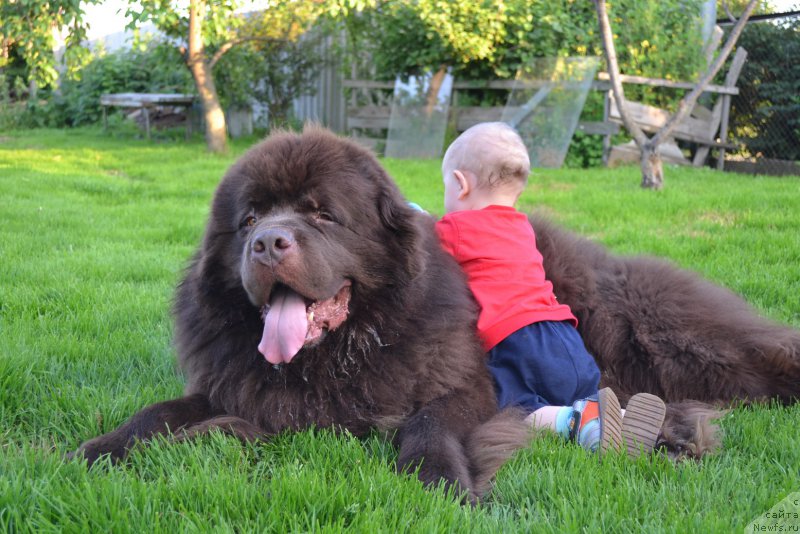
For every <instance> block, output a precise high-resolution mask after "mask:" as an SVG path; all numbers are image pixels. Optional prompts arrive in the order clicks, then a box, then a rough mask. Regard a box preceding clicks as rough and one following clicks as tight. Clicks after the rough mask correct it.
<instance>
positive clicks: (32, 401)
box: [0, 128, 800, 534]
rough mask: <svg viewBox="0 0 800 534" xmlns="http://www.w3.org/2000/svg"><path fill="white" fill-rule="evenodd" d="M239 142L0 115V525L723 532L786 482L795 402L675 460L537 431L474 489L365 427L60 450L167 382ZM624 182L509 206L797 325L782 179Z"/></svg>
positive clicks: (602, 173)
mask: <svg viewBox="0 0 800 534" xmlns="http://www.w3.org/2000/svg"><path fill="white" fill-rule="evenodd" d="M249 142H253V140H252V139H251V140H249ZM246 148H247V146H246V144H245V143H238V142H234V144H233V147H232V151H231V152H232V153H231V154H230V155H228V156H225V157H220V156H216V155H210V154H207V153H206V152H205V148H204V145H203V143H202V142H201V141H199V140H196V141H190V142H188V143H186V142H180V143H166V144H162V145H158V146H154V145H153V144H152V143H148V142H145V141H135V140H134V141H131V140H130V139H125V140H120V139H113V138H111V137H109V136H108V135H105V134H101V133H100V132H99V131H98V130H96V129H83V128H78V129H72V130H68V131H67V130H58V131H56V130H37V131H35V132H20V133H12V134H8V133H5V132H4V133H3V138H2V139H0V198H2V201H3V207H2V215H3V216H2V224H0V257H2V261H0V280H2V283H0V332H2V335H0V443H2V448H0V532H21V533H24V532H86V531H92V532H94V531H99V532H115V533H116V532H120V533H127V532H131V533H133V532H141V531H142V529H143V525H146V529H147V530H148V531H153V532H185V531H201V532H203V531H214V532H217V531H219V532H370V533H371V532H376V533H383V532H385V533H391V534H394V533H399V532H470V533H471V532H475V533H487V534H490V533H497V532H509V533H515V532H520V533H527V532H537V533H538V532H543V533H559V532H614V533H616V532H652V533H662V532H664V533H671V532H742V531H743V529H744V527H745V525H747V524H748V523H749V522H750V521H752V520H753V518H755V517H756V516H757V515H759V514H761V515H763V514H764V513H765V512H766V511H767V510H769V509H770V508H771V507H772V506H773V505H775V504H776V503H778V502H779V501H781V500H782V499H783V498H784V497H786V495H788V494H789V493H791V492H795V491H797V489H798V488H797V477H796V471H797V466H798V465H800V447H797V446H795V444H796V443H797V439H798V428H800V404H795V405H794V406H791V407H779V406H770V405H766V406H759V405H753V406H742V407H737V408H735V409H733V410H732V411H731V412H730V413H728V414H727V415H726V416H725V417H723V419H722V421H721V426H722V428H723V430H724V441H723V449H722V450H721V451H720V452H719V453H718V454H717V455H715V456H712V457H708V458H706V459H704V460H702V461H700V462H685V463H682V464H679V465H674V464H672V463H670V462H667V461H664V460H663V459H661V458H658V457H645V458H641V459H639V460H637V461H634V462H632V461H628V460H627V459H626V458H624V457H616V456H609V457H608V458H606V459H604V460H603V462H598V461H597V458H596V457H594V456H591V455H588V454H586V453H585V451H583V450H582V449H581V448H580V447H576V446H571V445H566V444H564V443H562V442H561V441H559V440H557V439H555V438H552V437H551V438H542V439H537V440H536V441H535V442H534V443H532V444H531V446H530V447H529V449H527V450H524V451H520V452H519V453H518V454H517V455H516V456H515V458H514V459H513V460H512V462H511V463H509V464H508V465H506V466H505V467H504V468H503V469H502V470H501V472H500V473H499V475H498V477H497V482H496V486H495V489H494V491H493V493H492V495H491V496H490V497H489V498H488V500H487V501H486V502H485V503H483V504H482V505H480V506H478V507H475V508H472V507H465V506H461V505H460V504H459V503H458V502H457V500H456V499H454V498H453V497H452V496H448V495H446V494H445V492H443V491H442V490H441V489H437V490H433V491H429V490H426V489H424V488H423V487H422V485H421V484H419V482H417V481H416V480H415V479H414V478H413V477H410V476H398V475H397V474H396V473H395V466H394V464H395V462H396V459H397V453H396V450H395V449H394V448H393V447H392V446H391V444H390V443H389V442H387V441H385V440H384V439H382V438H381V437H379V436H373V437H370V438H368V439H365V440H357V439H355V438H353V437H351V436H348V435H346V434H342V433H334V432H331V431H323V430H316V431H308V432H301V433H297V434H293V433H290V434H284V435H281V436H278V437H277V438H275V439H273V440H271V441H270V442H259V443H255V444H251V445H242V444H241V443H240V442H239V441H238V440H236V439H233V438H230V437H225V436H222V435H214V436H211V437H208V438H205V439H200V440H196V441H192V442H188V443H181V444H172V445H169V444H164V443H162V442H160V441H159V442H157V443H155V444H153V445H151V446H149V447H147V448H136V449H134V452H133V454H132V457H131V459H130V461H129V462H125V463H123V464H121V465H116V466H112V465H110V464H109V463H102V462H101V463H100V464H99V465H97V466H96V467H95V468H93V469H91V470H89V469H87V468H86V466H85V464H81V463H80V462H77V461H66V460H64V453H65V452H67V451H69V450H72V449H74V448H75V447H76V446H77V445H78V444H79V443H80V442H81V441H82V440H84V439H88V438H90V437H94V436H96V435H97V434H98V433H100V432H103V431H108V430H111V429H112V428H113V427H115V426H116V425H119V424H121V423H122V422H124V421H125V420H126V419H127V418H128V417H129V416H130V415H131V414H132V413H133V412H134V411H136V410H138V409H140V408H141V407H142V406H143V405H145V404H147V403H151V402H157V401H160V400H164V399H167V398H172V397H176V396H179V395H181V392H182V390H183V385H184V384H183V380H182V378H181V377H180V375H179V373H177V372H176V370H175V354H174V349H173V346H172V344H171V341H170V338H171V326H170V325H171V319H170V316H169V307H170V302H171V298H172V294H173V290H174V287H175V284H176V283H177V282H178V280H179V279H180V276H181V273H182V271H183V269H184V267H185V265H186V262H187V261H189V258H190V257H191V254H192V252H193V250H194V249H195V247H196V246H197V245H198V243H199V242H200V240H201V238H202V233H203V225H204V221H205V219H206V218H207V217H208V208H209V202H210V199H211V196H212V194H213V191H214V188H215V186H216V185H217V183H218V180H219V178H220V177H221V176H222V174H223V173H224V172H225V169H226V168H227V167H228V166H229V165H230V164H231V163H232V161H233V160H234V159H235V157H236V156H237V155H239V154H241V152H242V151H244V150H245V149H246ZM383 163H384V165H385V166H386V167H387V168H388V169H389V172H390V174H391V175H392V176H393V177H394V178H395V179H396V180H397V182H398V183H399V185H400V187H401V188H402V190H403V192H404V193H405V194H406V195H407V197H408V198H410V199H413V200H415V201H417V202H419V203H420V204H421V205H422V206H423V207H425V208H426V209H428V210H430V211H433V212H441V206H442V200H441V199H442V196H441V195H442V181H441V177H440V174H439V173H440V170H439V168H438V163H437V162H433V161H414V160H411V161H409V160H402V161H401V160H385V161H384V162H383ZM639 180H640V174H639V171H638V169H637V168H633V167H631V168H623V169H614V170H610V169H591V170H580V171H574V170H566V169H561V170H542V171H539V172H537V173H536V174H535V175H534V176H533V177H532V179H531V181H530V184H529V186H528V188H527V190H526V191H525V193H524V194H523V197H522V198H521V207H522V209H523V210H538V211H544V212H547V213H549V214H550V215H551V216H552V217H553V218H555V219H556V220H558V221H559V222H560V223H562V224H564V225H565V226H567V227H569V228H571V229H573V230H575V231H577V232H579V233H581V234H584V235H586V236H588V237H590V238H591V239H593V240H595V241H598V242H601V243H603V244H605V245H607V246H609V247H610V248H611V249H612V250H614V251H615V252H617V253H623V254H641V253H647V254H653V255H657V256H662V257H668V258H670V259H671V260H672V261H674V262H676V263H677V264H679V265H681V266H683V267H686V268H690V269H693V270H695V271H699V272H700V273H702V274H703V275H704V276H706V277H708V278H710V279H712V280H715V281H717V282H719V283H722V284H724V285H725V286H727V287H729V288H731V289H733V290H734V291H736V292H738V293H740V294H742V295H744V296H745V298H746V299H747V300H748V301H749V302H750V303H751V304H753V306H755V307H756V308H757V309H759V310H760V311H761V312H762V313H764V314H765V315H767V316H769V317H771V318H772V319H775V320H779V321H782V322H786V323H789V324H792V325H794V326H795V327H799V328H800V186H799V185H798V183H797V181H796V180H783V179H769V178H763V177H750V176H741V175H733V174H728V173H725V174H723V173H718V172H715V171H711V170H708V169H695V168H683V167H682V168H675V169H673V170H671V171H670V184H671V186H670V187H669V188H668V189H666V190H663V191H659V192H653V191H643V190H641V188H640V187H639V185H638V184H639ZM32 234H33V235H34V236H35V237H32ZM32 243H36V246H32ZM42 250H47V252H48V254H47V255H46V257H44V256H43V254H42Z"/></svg>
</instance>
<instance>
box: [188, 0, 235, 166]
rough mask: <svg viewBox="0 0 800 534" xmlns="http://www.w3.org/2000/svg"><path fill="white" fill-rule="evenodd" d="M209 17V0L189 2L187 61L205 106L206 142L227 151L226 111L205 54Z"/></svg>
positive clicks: (210, 147) (201, 101) (219, 149)
mask: <svg viewBox="0 0 800 534" xmlns="http://www.w3.org/2000/svg"><path fill="white" fill-rule="evenodd" d="M204 17H205V1H204V0H190V2H189V57H188V60H187V65H188V67H189V70H190V71H191V73H192V78H194V84H195V87H196V89H197V94H198V95H200V104H201V105H202V107H203V118H204V119H205V125H206V146H207V147H208V150H209V151H210V152H217V153H220V152H226V151H227V150H228V138H227V135H226V132H225V114H224V113H223V112H222V106H221V105H220V103H219V95H218V94H217V88H216V86H215V85H214V76H213V74H212V72H211V66H210V64H209V62H208V60H207V59H206V57H205V47H204V46H203V18H204Z"/></svg>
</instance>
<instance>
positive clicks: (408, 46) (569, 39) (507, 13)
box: [347, 0, 703, 80]
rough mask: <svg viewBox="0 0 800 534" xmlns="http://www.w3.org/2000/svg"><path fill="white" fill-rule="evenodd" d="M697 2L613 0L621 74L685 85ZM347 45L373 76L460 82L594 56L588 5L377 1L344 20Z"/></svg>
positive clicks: (694, 59)
mask: <svg viewBox="0 0 800 534" xmlns="http://www.w3.org/2000/svg"><path fill="white" fill-rule="evenodd" d="M700 3H701V0H665V1H663V2H640V1H637V0H620V1H619V2H615V3H614V6H613V7H612V9H611V16H612V26H613V27H614V31H615V33H616V35H617V49H618V51H619V59H620V62H621V65H622V66H623V71H624V72H626V73H627V74H637V75H644V76H657V77H666V78H672V79H681V80H688V79H691V78H692V77H693V76H694V75H696V73H697V71H698V70H699V68H701V67H702V66H703V65H702V58H701V54H699V53H698V52H699V50H700V49H701V48H702V43H701V42H700V36H699V33H698V31H697V29H698V24H699V22H698V20H697V16H698V15H699V12H700ZM476 21H480V24H479V25H477V26H473V25H471V24H478V22H476ZM347 28H348V30H349V32H350V34H351V39H352V40H353V41H354V42H356V43H357V44H356V45H355V46H357V47H360V48H364V47H366V48H367V49H368V50H369V51H370V53H371V56H372V62H371V65H374V67H375V69H376V71H377V72H376V74H377V76H378V77H379V78H381V79H393V78H394V77H395V76H396V75H397V74H401V75H406V74H416V73H418V72H419V71H421V70H429V71H436V70H438V69H439V67H440V66H441V65H448V66H451V67H453V69H454V73H455V74H456V76H457V77H459V78H461V79H485V78H487V77H499V78H509V77H512V76H514V74H515V73H516V71H517V70H518V69H519V67H520V66H522V65H527V64H528V63H530V61H531V59H532V58H536V57H546V56H569V55H578V56H582V55H598V56H599V55H602V54H601V50H602V49H601V43H600V39H599V32H598V31H597V15H596V12H595V9H594V5H593V4H592V3H591V2H578V1H573V0H563V1H559V2H549V1H544V0H534V1H529V0H508V1H504V2H499V1H487V2H481V3H479V2H471V1H467V0H458V1H453V2H438V1H437V0H415V1H412V2H406V1H398V0H383V1H379V2H377V3H376V5H375V6H374V8H372V9H365V10H364V11H362V12H358V13H351V14H350V15H349V19H348V24H347Z"/></svg>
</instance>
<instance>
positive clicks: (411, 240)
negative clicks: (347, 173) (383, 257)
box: [378, 190, 427, 278]
mask: <svg viewBox="0 0 800 534" xmlns="http://www.w3.org/2000/svg"><path fill="white" fill-rule="evenodd" d="M378 210H379V213H380V218H381V223H383V226H384V227H385V228H387V229H388V230H389V232H391V234H392V236H393V238H394V239H393V240H392V242H393V243H394V244H395V247H394V248H395V251H394V252H395V254H398V257H399V258H403V259H404V260H405V267H406V273H407V274H408V275H409V276H410V277H412V278H413V277H415V276H417V275H418V274H419V273H421V272H422V271H423V269H424V268H425V263H426V261H427V253H426V252H425V248H424V241H425V239H424V235H423V232H424V225H423V224H421V222H420V218H421V217H423V216H424V215H423V214H421V213H420V212H419V211H417V210H415V209H413V208H412V207H411V206H409V205H408V203H407V202H406V201H405V199H404V198H403V197H402V195H400V193H399V192H397V191H391V190H384V191H382V192H381V194H380V197H379V199H378Z"/></svg>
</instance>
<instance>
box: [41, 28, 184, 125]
mask: <svg viewBox="0 0 800 534" xmlns="http://www.w3.org/2000/svg"><path fill="white" fill-rule="evenodd" d="M193 88H194V84H193V83H192V78H191V75H190V74H189V71H188V70H187V69H186V68H185V67H184V66H183V60H182V59H181V57H180V54H179V52H178V50H177V49H176V48H175V47H174V46H172V45H170V44H167V43H163V42H158V41H152V40H151V41H148V42H144V43H134V46H133V47H132V48H129V49H120V50H116V51H114V52H111V53H108V54H103V53H102V52H101V54H100V55H99V56H98V57H97V58H95V59H94V60H93V61H91V62H90V63H89V64H88V65H87V66H86V67H84V68H83V69H82V71H81V73H80V79H74V80H70V79H65V80H63V81H62V83H61V87H60V90H59V91H58V92H54V93H53V95H52V97H51V100H50V102H49V104H48V105H47V107H48V109H47V110H43V111H42V112H41V114H42V115H44V117H45V120H46V122H47V123H48V124H49V125H50V126H80V125H83V124H91V123H95V122H98V121H99V120H100V118H101V117H102V109H101V106H100V96H101V95H103V94H105V93H192V92H193Z"/></svg>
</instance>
